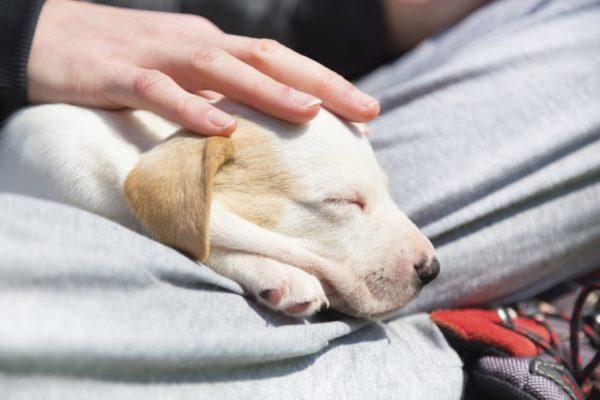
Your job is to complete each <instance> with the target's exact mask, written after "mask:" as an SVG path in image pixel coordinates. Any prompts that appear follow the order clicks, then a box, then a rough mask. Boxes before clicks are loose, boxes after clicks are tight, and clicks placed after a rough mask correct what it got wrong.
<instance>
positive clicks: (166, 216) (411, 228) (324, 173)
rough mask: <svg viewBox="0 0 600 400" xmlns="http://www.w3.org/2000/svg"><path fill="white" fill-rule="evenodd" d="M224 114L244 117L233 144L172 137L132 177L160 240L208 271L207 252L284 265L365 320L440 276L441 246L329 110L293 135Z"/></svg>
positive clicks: (282, 127)
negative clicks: (400, 203)
mask: <svg viewBox="0 0 600 400" xmlns="http://www.w3.org/2000/svg"><path fill="white" fill-rule="evenodd" d="M222 106H223V107H224V108H226V109H227V110H228V111H229V112H231V113H236V114H238V115H241V116H243V117H241V118H240V119H239V120H238V129H237V131H236V132H235V133H234V134H233V136H232V137H231V138H230V139H227V138H202V137H199V136H196V135H191V134H185V133H180V134H177V135H174V136H173V137H171V138H169V139H167V140H166V141H165V142H163V143H162V144H160V145H159V146H157V147H156V148H154V149H153V150H151V151H150V152H148V153H145V154H144V155H143V156H142V158H141V160H140V162H139V163H138V165H137V166H136V168H135V169H134V170H133V171H132V172H131V173H130V174H129V176H128V178H127V181H126V185H125V190H126V194H127V197H128V199H129V202H130V204H131V206H132V208H133V210H134V212H135V214H136V216H137V217H138V218H139V219H140V221H141V222H142V223H143V224H144V225H145V226H146V227H147V228H148V230H150V231H151V232H152V233H153V234H154V235H155V236H156V237H157V239H159V240H160V241H162V242H164V243H166V244H168V245H171V246H173V247H176V248H178V249H181V250H182V251H184V252H186V253H188V254H190V255H192V256H194V257H195V258H196V259H198V260H200V261H207V262H208V263H209V264H210V262H211V259H210V248H219V250H220V251H219V252H218V254H219V257H227V252H247V253H253V254H260V255H262V256H265V257H270V258H274V259H277V260H278V261H282V262H286V263H288V264H290V265H293V266H296V267H299V268H301V269H304V270H306V271H307V272H310V273H312V274H314V275H315V276H317V277H318V278H319V279H320V280H321V282H322V284H323V286H324V288H325V291H326V293H327V296H328V298H329V301H330V303H331V304H332V306H333V307H334V308H336V309H338V310H340V311H343V312H346V313H349V314H352V315H359V316H362V317H380V316H384V315H386V314H389V313H391V312H393V311H395V310H397V309H399V308H400V307H402V306H403V305H405V304H406V303H407V302H408V301H410V300H411V299H412V298H414V297H415V296H416V295H417V294H418V292H419V291H420V289H421V288H422V287H423V285H424V284H426V283H427V282H429V281H430V280H432V279H433V278H435V276H436V275H437V273H438V272H439V264H438V263H437V260H436V258H435V252H434V249H433V246H432V245H431V243H430V242H429V240H428V239H427V238H426V237H425V236H423V235H422V234H421V232H420V231H419V230H418V228H417V227H416V226H415V225H414V224H413V223H412V222H411V221H410V220H409V219H408V218H407V217H406V216H405V215H404V214H403V213H402V212H401V211H400V210H399V209H398V208H397V206H396V205H395V204H394V202H393V201H392V200H391V198H390V196H389V194H388V190H387V178H386V177H385V174H384V173H383V171H382V170H381V168H380V167H379V166H378V164H377V162H376V160H375V157H374V155H373V152H372V149H371V147H370V145H369V143H368V141H367V140H366V138H365V137H364V136H363V135H362V134H361V133H360V132H359V131H358V130H357V129H356V128H355V127H353V126H352V125H350V124H346V123H344V122H342V121H340V120H339V119H338V118H336V117H334V116H333V115H332V114H330V113H328V112H326V111H321V112H320V114H319V115H318V116H317V118H316V119H315V120H314V121H312V122H311V123H310V124H307V125H304V126H295V125H290V124H286V123H283V122H281V121H278V120H275V119H272V118H269V117H266V116H264V115H263V114H260V113H257V112H255V111H253V110H250V109H248V108H245V107H242V106H239V105H235V104H231V103H225V104H222ZM250 121H252V122H250ZM220 262H223V260H220ZM225 262H226V260H225Z"/></svg>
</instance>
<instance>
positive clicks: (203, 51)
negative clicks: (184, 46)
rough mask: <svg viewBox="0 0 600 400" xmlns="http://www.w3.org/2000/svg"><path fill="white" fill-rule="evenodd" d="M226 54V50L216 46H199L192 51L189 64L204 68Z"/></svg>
mask: <svg viewBox="0 0 600 400" xmlns="http://www.w3.org/2000/svg"><path fill="white" fill-rule="evenodd" d="M226 55H227V52H226V51H225V50H223V49H220V48H218V47H201V48H197V49H195V50H194V51H192V54H191V56H190V64H191V65H192V66H193V67H195V68H206V67H207V66H211V65H214V64H215V63H216V62H217V61H218V60H219V59H221V58H223V57H224V56H226Z"/></svg>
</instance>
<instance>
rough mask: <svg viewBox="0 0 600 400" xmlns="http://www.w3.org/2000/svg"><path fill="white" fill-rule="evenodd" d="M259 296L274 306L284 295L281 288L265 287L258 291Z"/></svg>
mask: <svg viewBox="0 0 600 400" xmlns="http://www.w3.org/2000/svg"><path fill="white" fill-rule="evenodd" d="M258 295H259V297H260V298H261V299H263V300H264V301H266V302H267V303H269V304H270V305H272V306H276V305H277V304H279V302H280V301H281V299H282V297H283V296H284V290H283V289H267V290H263V291H262V292H260V293H259V294H258Z"/></svg>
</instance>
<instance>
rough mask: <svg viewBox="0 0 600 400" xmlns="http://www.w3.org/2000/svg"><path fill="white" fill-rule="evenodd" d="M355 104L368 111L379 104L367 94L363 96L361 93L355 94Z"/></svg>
mask: <svg viewBox="0 0 600 400" xmlns="http://www.w3.org/2000/svg"><path fill="white" fill-rule="evenodd" d="M356 102H357V103H358V104H359V105H360V106H361V107H363V108H365V109H367V110H370V109H372V108H373V107H375V106H377V104H379V102H378V101H377V100H375V99H374V98H372V97H371V96H369V95H368V94H364V93H363V92H360V91H359V92H357V93H356Z"/></svg>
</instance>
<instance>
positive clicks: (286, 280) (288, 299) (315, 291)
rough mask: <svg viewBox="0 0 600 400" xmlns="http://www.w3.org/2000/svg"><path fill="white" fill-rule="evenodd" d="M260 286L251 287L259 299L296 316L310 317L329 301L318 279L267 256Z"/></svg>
mask: <svg viewBox="0 0 600 400" xmlns="http://www.w3.org/2000/svg"><path fill="white" fill-rule="evenodd" d="M258 268H260V269H261V271H260V274H261V275H262V276H261V280H260V282H259V285H257V286H255V287H254V288H252V289H250V288H248V289H250V290H251V291H253V292H254V293H253V294H254V295H255V296H256V298H257V299H258V301H259V302H260V303H262V304H264V305H266V306H267V307H269V308H271V309H273V310H277V311H282V312H284V313H285V314H288V315H291V316H294V317H307V316H310V315H312V314H314V313H315V312H317V311H319V310H320V309H321V308H323V307H329V301H328V300H327V296H325V292H324V291H323V287H322V286H321V283H320V282H319V280H318V279H317V278H315V277H314V276H313V275H311V274H309V273H307V272H304V271H302V270H301V269H298V268H296V267H292V266H290V265H287V264H283V263H279V262H277V261H274V260H270V259H264V260H263V264H262V265H259V266H258Z"/></svg>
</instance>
